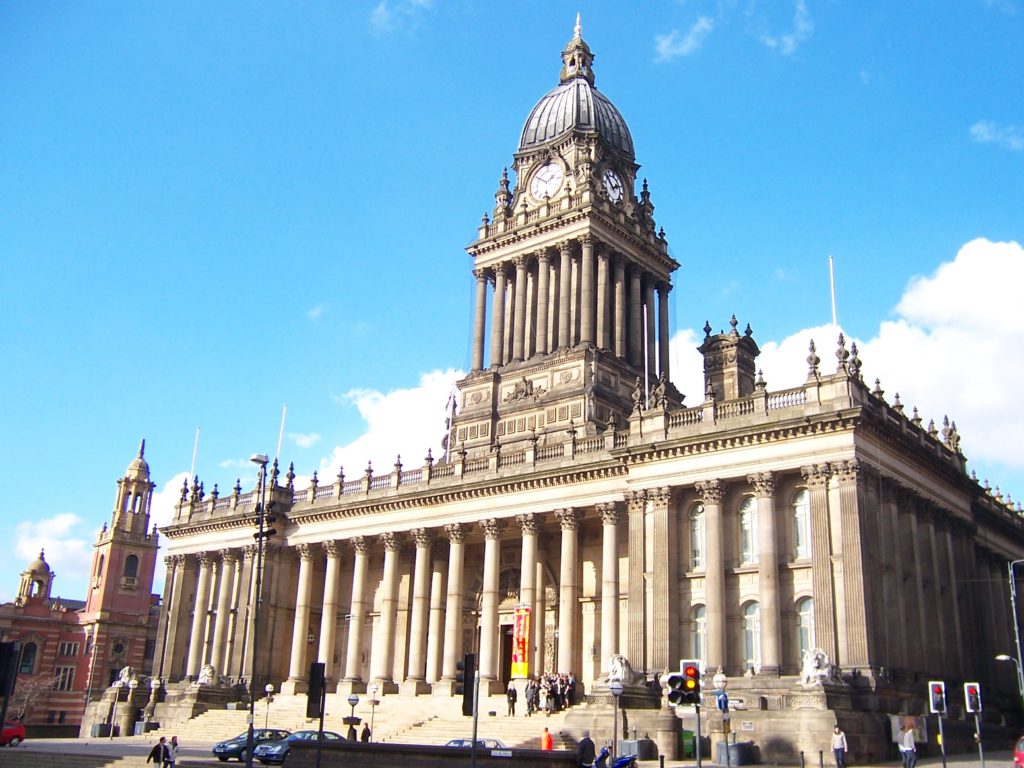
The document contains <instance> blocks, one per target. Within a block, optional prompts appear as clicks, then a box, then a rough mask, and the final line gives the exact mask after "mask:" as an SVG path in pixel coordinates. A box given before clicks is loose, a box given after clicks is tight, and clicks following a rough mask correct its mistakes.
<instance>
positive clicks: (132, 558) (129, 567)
mask: <svg viewBox="0 0 1024 768" xmlns="http://www.w3.org/2000/svg"><path fill="white" fill-rule="evenodd" d="M124 575H125V576H126V577H128V578H130V579H134V578H135V577H136V576H138V575H139V558H138V555H128V557H126V558H125V559H124Z"/></svg>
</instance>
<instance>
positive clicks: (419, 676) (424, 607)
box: [402, 528, 434, 695]
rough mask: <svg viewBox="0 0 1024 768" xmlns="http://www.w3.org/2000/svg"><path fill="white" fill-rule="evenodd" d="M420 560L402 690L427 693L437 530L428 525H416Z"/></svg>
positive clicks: (416, 566) (415, 575)
mask: <svg viewBox="0 0 1024 768" xmlns="http://www.w3.org/2000/svg"><path fill="white" fill-rule="evenodd" d="M412 537H413V541H415V542H416V560H415V563H414V565H413V579H412V619H411V621H410V628H409V668H408V674H407V682H408V683H409V684H408V685H406V684H405V683H403V688H402V693H411V694H414V695H415V694H419V693H426V692H427V691H428V690H429V688H428V686H427V684H426V680H427V618H428V613H429V611H430V545H431V543H432V542H433V540H434V535H433V532H432V531H430V530H428V529H427V528H414V529H413V531H412Z"/></svg>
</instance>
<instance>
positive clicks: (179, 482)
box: [149, 462, 248, 571]
mask: <svg viewBox="0 0 1024 768" xmlns="http://www.w3.org/2000/svg"><path fill="white" fill-rule="evenodd" d="M246 463H248V462H246ZM221 466H224V465H223V464H221ZM186 478H188V472H179V473H178V474H176V475H174V477H172V478H171V479H170V480H168V481H167V482H166V483H164V484H163V485H162V486H157V490H156V491H154V492H153V503H152V504H151V505H150V508H149V522H150V524H155V525H157V526H158V527H160V528H162V527H163V526H165V525H167V524H169V523H170V522H171V520H173V519H174V512H175V507H177V506H178V502H179V501H180V500H181V490H182V487H183V486H184V484H185V480H186ZM211 490H212V489H211ZM218 490H220V489H218ZM159 570H160V569H159V568H157V571H159Z"/></svg>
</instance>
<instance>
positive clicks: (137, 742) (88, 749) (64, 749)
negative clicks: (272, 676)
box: [0, 734, 1013, 768]
mask: <svg viewBox="0 0 1024 768" xmlns="http://www.w3.org/2000/svg"><path fill="white" fill-rule="evenodd" d="M178 741H179V742H181V749H180V753H179V754H180V755H181V756H182V759H185V760H188V761H189V762H193V761H196V760H202V761H207V760H208V761H210V764H211V765H221V763H219V762H217V760H215V759H214V758H213V757H212V755H211V754H210V750H211V749H212V747H213V744H214V742H212V741H203V742H195V743H191V742H189V741H188V739H187V738H183V736H182V734H178ZM154 743H156V739H155V738H152V737H150V736H124V737H115V738H113V739H102V738H100V739H92V738H89V739H31V740H29V741H26V742H25V743H24V744H22V745H21V746H19V747H17V749H19V750H26V751H32V752H40V753H48V754H58V753H74V754H87V755H90V754H91V755H106V756H109V757H121V756H130V755H140V756H142V757H145V756H146V755H147V754H149V750H150V749H152V747H153V744H154ZM2 762H3V760H2V754H0V764H2ZM46 762H47V763H48V764H49V765H51V766H55V767H56V766H59V765H60V763H59V761H56V760H47V761H46ZM946 763H947V765H948V766H955V768H981V762H980V761H979V760H978V753H977V752H973V753H970V754H957V755H949V756H948V757H947V758H946ZM229 765H237V763H229ZM639 765H640V766H641V767H642V768H654V767H655V766H660V765H661V764H660V762H659V761H657V760H644V761H642V762H640V763H639ZM832 765H833V764H832V762H831V761H830V760H828V761H826V762H825V768H832ZM875 765H876V766H881V767H882V768H900V761H899V760H895V761H891V762H885V763H875ZM695 766H696V762H695V761H693V760H687V761H673V760H669V761H666V762H665V768H695ZM918 766H920V767H921V768H941V767H942V758H941V757H927V758H922V759H921V760H919V761H918ZM1012 766H1013V752H1012V751H1010V750H1001V751H995V752H990V751H986V753H985V768H1012ZM703 767H704V768H724V766H718V765H716V764H715V763H712V762H711V761H710V760H704V761H703ZM808 768H817V764H816V763H815V765H814V766H808ZM852 768H860V766H852Z"/></svg>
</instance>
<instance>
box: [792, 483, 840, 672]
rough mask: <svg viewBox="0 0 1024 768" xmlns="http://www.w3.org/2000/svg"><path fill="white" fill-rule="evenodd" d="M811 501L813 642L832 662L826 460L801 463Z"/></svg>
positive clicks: (834, 654) (833, 621)
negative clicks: (803, 464) (824, 462)
mask: <svg viewBox="0 0 1024 768" xmlns="http://www.w3.org/2000/svg"><path fill="white" fill-rule="evenodd" d="M800 472H801V473H802V474H803V476H804V481H805V482H806V483H807V493H808V494H809V496H810V501H811V583H812V584H813V591H814V642H815V644H816V645H817V646H818V647H819V648H821V649H822V650H823V651H825V653H826V654H827V655H828V657H829V659H830V660H832V661H833V662H835V661H836V659H837V651H838V646H837V643H836V619H835V611H836V609H835V591H834V586H833V583H832V541H831V534H830V525H829V509H828V479H829V468H828V465H827V464H815V465H813V466H807V467H802V468H801V469H800Z"/></svg>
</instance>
